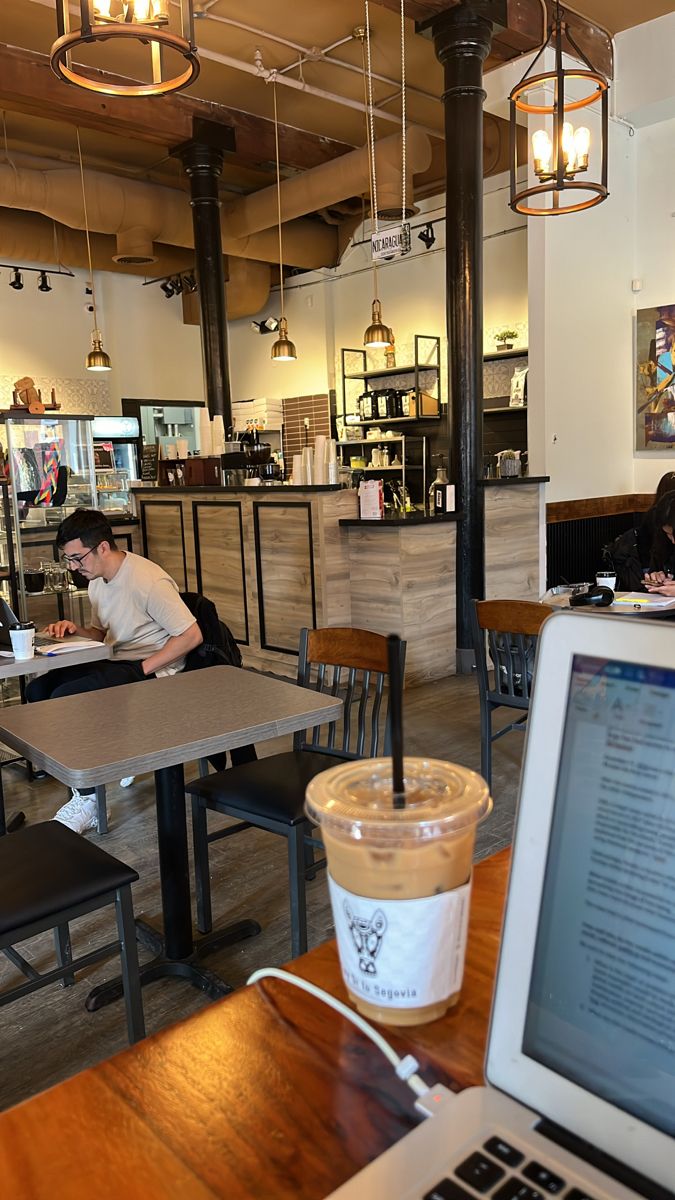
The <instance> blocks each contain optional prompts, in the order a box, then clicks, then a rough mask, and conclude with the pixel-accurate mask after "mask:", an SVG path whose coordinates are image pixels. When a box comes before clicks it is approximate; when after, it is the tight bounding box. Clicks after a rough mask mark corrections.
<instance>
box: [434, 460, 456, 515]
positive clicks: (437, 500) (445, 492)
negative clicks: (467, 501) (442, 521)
mask: <svg viewBox="0 0 675 1200" xmlns="http://www.w3.org/2000/svg"><path fill="white" fill-rule="evenodd" d="M434 457H437V458H438V460H439V465H438V466H437V468H436V478H435V479H434V481H433V483H432V485H431V487H430V488H429V514H430V516H432V517H441V516H443V515H444V514H445V513H449V512H454V511H455V485H454V483H450V482H449V480H448V472H447V469H446V466H445V457H444V455H442V454H439V455H434Z"/></svg>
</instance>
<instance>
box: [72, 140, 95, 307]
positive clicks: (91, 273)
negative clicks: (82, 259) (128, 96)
mask: <svg viewBox="0 0 675 1200" xmlns="http://www.w3.org/2000/svg"><path fill="white" fill-rule="evenodd" d="M75 133H76V135H77V157H78V159H79V163H80V182H81V184H82V207H83V209H84V232H85V234H86V237H87V261H88V263H89V278H90V281H91V306H92V308H93V310H94V329H96V330H98V313H97V311H96V288H95V286H94V270H93V267H92V265H91V242H90V240H89V218H88V216H87V192H86V188H85V186H84V167H83V166H82V145H81V143H80V130H79V127H78V126H77V125H76V126H75Z"/></svg>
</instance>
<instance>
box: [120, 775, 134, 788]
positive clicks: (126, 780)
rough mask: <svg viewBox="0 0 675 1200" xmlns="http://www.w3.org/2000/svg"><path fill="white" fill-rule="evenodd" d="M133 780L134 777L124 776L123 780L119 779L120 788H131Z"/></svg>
mask: <svg viewBox="0 0 675 1200" xmlns="http://www.w3.org/2000/svg"><path fill="white" fill-rule="evenodd" d="M135 778H136V776H135V775H125V776H124V779H120V787H131V785H132V783H133V782H134V779H135Z"/></svg>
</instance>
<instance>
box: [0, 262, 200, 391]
mask: <svg viewBox="0 0 675 1200" xmlns="http://www.w3.org/2000/svg"><path fill="white" fill-rule="evenodd" d="M9 277H10V273H9V272H8V271H6V270H3V271H1V272H0V380H1V381H2V382H1V384H0V390H1V393H2V394H1V396H0V403H1V404H2V405H6V404H7V403H9V402H10V400H11V384H12V382H13V381H14V380H15V379H18V378H19V377H20V376H22V375H30V376H32V377H33V378H34V379H35V380H36V382H38V383H39V385H40V386H43V387H44V386H46V385H47V381H50V382H51V384H52V385H53V386H56V388H57V392H58V396H57V399H58V400H59V401H60V402H61V403H62V404H63V405H64V408H67V409H69V410H70V411H71V412H74V411H76V409H79V410H80V411H82V412H105V411H108V412H119V411H120V402H121V398H122V397H123V396H132V397H141V398H149V399H154V398H158V399H162V400H187V399H201V398H202V397H203V387H202V370H201V357H200V355H201V350H200V340H199V329H198V328H196V327H195V326H188V325H183V319H182V308H181V304H180V301H179V300H178V299H173V300H169V301H167V300H166V298H165V297H164V295H163V293H162V292H161V291H160V289H159V287H158V286H154V287H147V288H142V287H141V282H142V281H141V280H140V279H135V278H130V277H129V276H123V275H115V274H112V273H109V272H102V273H97V275H96V286H97V299H98V302H99V303H98V307H99V313H98V317H99V324H100V326H101V331H102V334H103V345H104V348H105V349H106V350H107V352H108V354H109V355H110V358H111V361H112V368H113V369H112V370H111V372H110V374H106V375H103V374H101V375H94V376H93V375H92V374H90V373H89V372H87V371H86V370H85V366H84V360H85V358H86V355H87V354H88V352H89V349H90V347H91V328H92V316H91V314H90V313H88V312H86V311H85V305H86V303H87V298H86V296H85V284H86V279H87V276H86V273H85V272H83V271H77V272H75V277H74V278H72V279H71V278H70V277H68V276H66V275H56V274H51V273H50V276H49V277H50V281H51V284H52V291H51V292H44V293H42V292H38V290H37V280H38V276H37V275H35V274H33V273H31V272H28V271H24V273H23V282H24V287H23V290H22V291H16V290H14V289H13V288H10V287H9Z"/></svg>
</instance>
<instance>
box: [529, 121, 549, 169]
mask: <svg viewBox="0 0 675 1200" xmlns="http://www.w3.org/2000/svg"><path fill="white" fill-rule="evenodd" d="M532 154H533V156H534V173H535V175H538V176H539V178H541V177H542V176H543V175H549V174H550V172H551V158H552V157H553V146H552V144H551V139H550V137H549V136H548V133H547V132H546V130H545V129H537V130H536V131H535V132H534V133H533V134H532Z"/></svg>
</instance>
